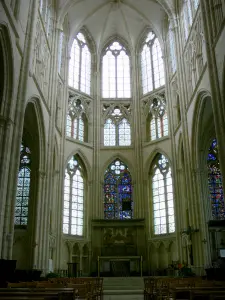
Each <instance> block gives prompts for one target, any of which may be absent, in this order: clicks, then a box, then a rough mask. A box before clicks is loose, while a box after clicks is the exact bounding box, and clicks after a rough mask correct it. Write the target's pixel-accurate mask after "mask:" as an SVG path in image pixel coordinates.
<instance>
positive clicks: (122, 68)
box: [102, 41, 131, 98]
mask: <svg viewBox="0 0 225 300" xmlns="http://www.w3.org/2000/svg"><path fill="white" fill-rule="evenodd" d="M102 97H103V98H130V97H131V86H130V58H129V56H128V54H127V50H126V48H125V47H124V46H123V45H122V44H120V43H119V42H118V41H114V42H113V43H111V44H110V45H109V46H108V47H107V48H106V49H105V51H104V55H103V59H102Z"/></svg>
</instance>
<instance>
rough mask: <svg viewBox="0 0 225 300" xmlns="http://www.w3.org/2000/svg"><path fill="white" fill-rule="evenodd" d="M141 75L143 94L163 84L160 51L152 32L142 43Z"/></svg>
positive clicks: (157, 41) (162, 66)
mask: <svg viewBox="0 0 225 300" xmlns="http://www.w3.org/2000/svg"><path fill="white" fill-rule="evenodd" d="M141 74H142V88H143V94H146V93H148V92H151V91H153V90H154V89H157V88H159V87H160V86H162V85H164V84H165V78H164V65H163V58H162V50H161V47H160V44H159V40H158V38H157V37H156V35H155V33H154V32H152V31H151V32H150V33H149V34H148V36H147V38H146V39H145V41H144V44H143V48H142V52H141Z"/></svg>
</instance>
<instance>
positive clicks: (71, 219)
mask: <svg viewBox="0 0 225 300" xmlns="http://www.w3.org/2000/svg"><path fill="white" fill-rule="evenodd" d="M83 219H84V170H83V167H82V166H81V163H80V161H79V159H78V157H77V156H76V155H74V156H72V158H71V159H70V160H69V162H68V164H67V167H66V170H65V181H64V209H63V233H64V234H71V235H79V236H82V235H83Z"/></svg>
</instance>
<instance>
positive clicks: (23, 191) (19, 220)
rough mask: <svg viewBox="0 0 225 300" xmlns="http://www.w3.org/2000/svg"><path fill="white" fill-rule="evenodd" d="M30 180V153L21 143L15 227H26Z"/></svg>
mask: <svg viewBox="0 0 225 300" xmlns="http://www.w3.org/2000/svg"><path fill="white" fill-rule="evenodd" d="M30 180H31V151H30V149H29V148H28V147H27V146H26V145H25V143H24V142H22V144H21V147H20V167H19V173H18V179H17V190H16V204H15V215H14V224H15V225H25V226H26V225H27V221H28V206H29V198H30Z"/></svg>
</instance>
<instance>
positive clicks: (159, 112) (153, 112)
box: [149, 98, 168, 141]
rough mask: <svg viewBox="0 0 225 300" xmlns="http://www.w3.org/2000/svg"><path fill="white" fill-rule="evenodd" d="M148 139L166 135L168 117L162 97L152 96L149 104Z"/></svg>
mask: <svg viewBox="0 0 225 300" xmlns="http://www.w3.org/2000/svg"><path fill="white" fill-rule="evenodd" d="M149 125H150V130H149V132H150V140H151V141H154V140H156V139H159V138H161V137H164V136H167V135H168V118H167V113H166V107H165V101H164V99H163V98H154V99H153V100H152V101H151V104H150V124H149Z"/></svg>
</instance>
